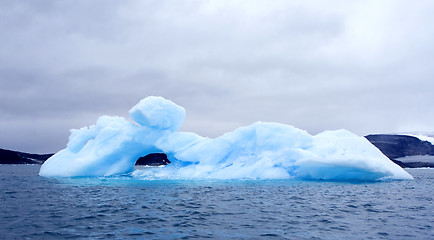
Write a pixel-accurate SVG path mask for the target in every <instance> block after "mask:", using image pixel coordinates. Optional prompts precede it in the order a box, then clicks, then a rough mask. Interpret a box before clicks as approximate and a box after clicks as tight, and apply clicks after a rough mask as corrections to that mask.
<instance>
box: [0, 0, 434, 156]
mask: <svg viewBox="0 0 434 240" xmlns="http://www.w3.org/2000/svg"><path fill="white" fill-rule="evenodd" d="M433 10H434V4H433V2H432V1H417V2H408V1H381V2H378V1H351V2H348V1H327V3H325V2H323V1H181V2H180V1H83V2H80V3H77V2H69V1H44V0H40V1H35V0H32V1H30V0H29V1H1V2H0V19H1V21H0V29H2V31H0V39H2V40H1V42H2V44H0V84H1V88H0V116H1V118H0V132H1V133H2V137H1V138H0V147H3V148H9V149H16V150H21V151H28V152H53V151H57V150H59V149H61V148H63V147H64V146H65V144H66V142H67V137H68V135H69V131H68V130H69V129H70V128H79V127H82V126H86V125H91V124H93V123H94V122H95V121H96V119H97V117H98V116H100V115H103V114H107V115H119V116H125V117H127V116H128V113H127V112H128V110H129V108H130V107H132V106H133V105H134V104H135V103H137V102H138V101H139V100H140V99H142V98H144V97H146V96H149V95H161V96H164V97H166V98H168V99H171V100H172V101H174V102H176V103H177V104H179V105H181V106H183V107H185V108H186V110H187V119H186V122H185V123H184V126H183V128H182V130H185V131H194V132H197V133H199V134H201V135H204V136H211V137H215V136H218V135H220V134H222V133H224V132H227V131H230V130H232V129H234V128H236V127H239V126H243V125H247V124H250V123H253V122H255V121H274V122H281V123H285V124H290V125H294V126H296V127H299V128H303V129H306V130H308V131H309V132H310V133H312V134H315V133H318V132H321V131H323V130H326V129H338V128H345V129H348V130H350V131H353V132H355V133H357V134H359V135H364V134H368V133H375V132H383V133H384V132H400V131H434V124H433V120H432V119H434V111H433V108H432V102H433V100H434V97H433V94H432V93H433V92H434V81H433V79H434V69H433V67H432V66H434V47H433V44H432V43H433V42H434V26H433V25H432V22H434V16H433V15H432V11H433Z"/></svg>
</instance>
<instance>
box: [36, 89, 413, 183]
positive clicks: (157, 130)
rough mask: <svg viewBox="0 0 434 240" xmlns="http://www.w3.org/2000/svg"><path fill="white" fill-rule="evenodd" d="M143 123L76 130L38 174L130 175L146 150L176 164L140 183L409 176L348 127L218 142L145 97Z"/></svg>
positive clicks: (135, 115) (103, 123)
mask: <svg viewBox="0 0 434 240" xmlns="http://www.w3.org/2000/svg"><path fill="white" fill-rule="evenodd" d="M130 116H131V118H132V119H133V120H134V121H136V122H137V123H138V124H139V125H140V126H138V125H136V124H133V123H131V122H128V121H126V120H125V119H124V118H121V117H107V116H102V117H100V118H99V119H98V121H97V123H96V125H94V126H91V127H84V128H81V129H79V130H72V131H71V136H70V138H69V143H68V145H67V148H66V149H64V150H62V151H60V152H58V153H56V154H55V155H54V156H52V157H51V158H50V159H48V160H47V161H46V162H45V163H44V164H43V165H42V167H41V170H40V173H39V174H40V175H41V176H57V177H72V176H109V175H117V174H125V173H131V172H133V171H134V164H135V162H136V160H137V159H138V158H139V157H141V156H145V155H147V154H149V153H156V152H162V153H166V154H167V155H168V158H169V160H170V161H171V162H172V163H171V164H169V165H167V166H165V167H162V168H147V169H144V170H136V171H134V172H133V173H132V175H133V176H134V177H136V178H141V179H287V178H298V179H309V180H343V181H347V180H359V181H376V180H385V179H412V176H411V175H410V174H408V173H407V172H406V171H404V170H403V169H402V168H401V167H399V166H398V165H396V164H394V163H393V162H392V161H390V160H389V159H388V158H387V157H386V156H384V155H383V154H382V153H381V152H380V151H379V150H378V149H377V148H376V147H374V146H373V145H372V144H371V143H370V142H369V141H368V140H366V139H365V138H363V137H359V136H357V135H354V134H352V133H351V132H349V131H346V130H337V131H325V132H323V133H320V134H318V135H315V136H311V135H310V134H308V133H307V132H306V131H304V130H301V129H298V128H295V127H292V126H288V125H284V124H278V123H262V122H257V123H254V124H252V125H249V126H246V127H241V128H238V129H236V130H234V131H232V132H229V133H226V134H224V135H222V136H220V137H218V138H215V139H210V138H203V137H201V136H199V135H197V134H194V133H188V132H176V131H177V130H178V129H179V127H180V126H181V124H182V122H183V120H184V118H185V110H184V109H183V108H182V107H180V106H178V105H176V104H175V103H173V102H171V101H169V100H166V99H164V98H162V97H148V98H145V99H143V100H141V101H140V102H139V103H138V104H137V105H136V106H134V107H133V108H132V109H131V110H130Z"/></svg>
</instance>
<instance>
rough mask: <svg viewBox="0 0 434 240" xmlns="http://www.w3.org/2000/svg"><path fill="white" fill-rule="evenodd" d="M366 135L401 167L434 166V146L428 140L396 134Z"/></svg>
mask: <svg viewBox="0 0 434 240" xmlns="http://www.w3.org/2000/svg"><path fill="white" fill-rule="evenodd" d="M365 137H366V138H367V139H368V140H369V141H370V142H371V143H372V144H373V145H374V146H376V147H377V148H378V149H380V151H381V152H382V153H383V154H384V155H386V156H387V157H388V158H390V159H391V160H392V161H394V162H395V163H396V164H398V165H400V166H401V167H434V146H433V145H432V144H431V143H430V142H428V141H422V140H420V139H419V138H417V137H413V136H407V135H396V134H373V135H368V136H365Z"/></svg>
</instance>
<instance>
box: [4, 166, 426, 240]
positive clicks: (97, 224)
mask: <svg viewBox="0 0 434 240" xmlns="http://www.w3.org/2000/svg"><path fill="white" fill-rule="evenodd" d="M39 168H40V166H39V165H0V189H1V195H0V203H1V209H0V238H1V239H195V238H196V239H205V238H215V239H434V230H433V227H434V205H433V198H434V169H407V171H408V172H409V173H410V174H412V175H413V176H414V177H415V180H414V181H392V182H374V183H366V182H365V183H343V182H315V181H310V182H309V181H308V182H306V181H304V182H303V181H296V180H272V181H271V180H270V181H252V180H249V181H240V180H239V181H185V180H184V181H174V180H172V181H170V180H167V181H161V180H159V181H144V180H137V179H134V178H131V177H128V176H124V177H118V178H65V179H50V178H43V177H39V176H38V171H39Z"/></svg>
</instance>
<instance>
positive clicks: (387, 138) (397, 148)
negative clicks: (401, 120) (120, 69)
mask: <svg viewBox="0 0 434 240" xmlns="http://www.w3.org/2000/svg"><path fill="white" fill-rule="evenodd" d="M365 137H366V139H368V140H369V141H370V142H371V143H372V144H373V145H374V146H376V147H377V148H378V149H379V150H380V151H381V152H382V153H383V154H384V155H386V156H387V157H388V158H389V159H390V160H392V161H393V162H395V163H396V164H398V165H399V166H401V167H404V168H423V167H429V168H434V145H432V143H431V142H429V141H425V140H424V139H420V138H417V137H415V136H410V135H400V134H371V135H367V136H365ZM53 154H54V153H49V154H32V153H25V152H19V151H13V150H7V149H2V148H0V164H43V163H44V162H45V161H46V160H47V159H48V158H50V157H51V156H52V155H53ZM169 163H170V161H169V160H168V159H167V156H166V154H164V153H153V154H149V155H147V156H143V157H141V158H139V159H138V160H137V162H136V165H148V166H161V165H167V164H169Z"/></svg>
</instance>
